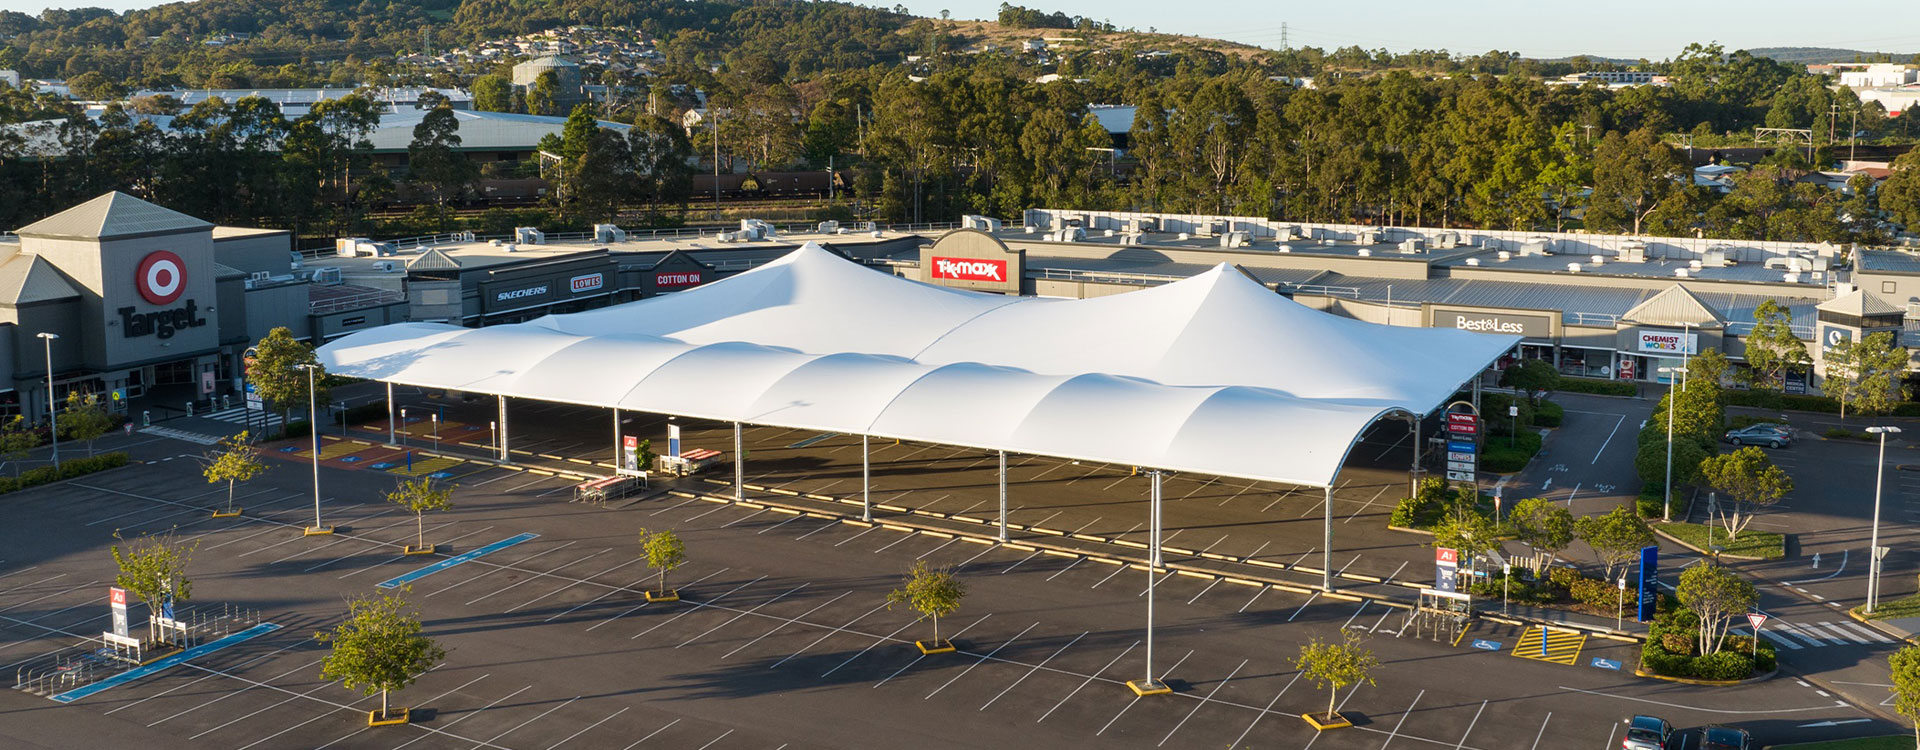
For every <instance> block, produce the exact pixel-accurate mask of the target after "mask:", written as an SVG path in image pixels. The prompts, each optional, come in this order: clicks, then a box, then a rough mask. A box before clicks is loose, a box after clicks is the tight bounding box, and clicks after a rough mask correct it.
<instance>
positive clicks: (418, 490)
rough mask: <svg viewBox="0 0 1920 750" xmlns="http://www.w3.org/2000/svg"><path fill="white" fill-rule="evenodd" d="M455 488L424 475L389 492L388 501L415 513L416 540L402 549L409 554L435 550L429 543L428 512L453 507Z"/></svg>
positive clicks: (402, 483)
mask: <svg viewBox="0 0 1920 750" xmlns="http://www.w3.org/2000/svg"><path fill="white" fill-rule="evenodd" d="M452 498H453V488H452V487H447V486H441V485H436V484H434V482H433V478H432V477H422V478H420V479H415V480H412V481H407V482H401V483H400V486H399V487H397V488H395V489H394V490H393V491H392V492H389V493H387V502H390V503H393V504H395V505H398V506H400V507H402V508H406V509H407V511H408V512H410V513H412V514H413V525H414V541H415V542H418V544H409V545H407V546H406V548H405V549H404V550H402V551H404V552H406V553H407V554H409V555H418V554H425V553H429V552H432V551H433V547H431V546H428V544H427V526H426V523H427V522H426V514H427V511H430V510H446V509H448V508H451V507H453V503H452V502H450V501H451V499H452Z"/></svg>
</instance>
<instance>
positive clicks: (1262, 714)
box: [1227, 672, 1458, 750]
mask: <svg viewBox="0 0 1920 750" xmlns="http://www.w3.org/2000/svg"><path fill="white" fill-rule="evenodd" d="M1302 674H1305V673H1304V672H1294V673H1293V679H1291V680H1287V684H1286V686H1285V687H1282V688H1280V692H1278V693H1274V694H1273V700H1270V701H1267V707H1266V708H1263V709H1260V713H1257V714H1254V715H1253V721H1250V722H1247V728H1246V729H1243V730H1241V731H1240V736H1239V737H1235V738H1234V740H1233V742H1232V743H1230V744H1228V745H1227V747H1240V746H1241V745H1240V741H1241V740H1244V739H1246V738H1247V735H1249V734H1253V728H1254V727H1255V726H1258V725H1259V724H1260V720H1261V719H1264V718H1266V717H1267V714H1270V713H1273V705H1274V704H1276V703H1279V702H1280V696H1283V695H1286V694H1287V690H1289V689H1291V688H1292V687H1293V683H1296V682H1299V681H1300V675H1302ZM1455 750H1458V748H1455Z"/></svg>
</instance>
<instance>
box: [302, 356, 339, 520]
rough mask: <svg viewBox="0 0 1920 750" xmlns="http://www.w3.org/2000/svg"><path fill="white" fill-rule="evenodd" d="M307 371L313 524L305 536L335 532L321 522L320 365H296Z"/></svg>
mask: <svg viewBox="0 0 1920 750" xmlns="http://www.w3.org/2000/svg"><path fill="white" fill-rule="evenodd" d="M295 367H298V368H300V369H302V370H306V371H307V432H308V434H309V435H310V436H311V437H312V438H313V444H312V447H313V525H312V526H309V527H307V528H306V531H304V532H303V534H304V535H305V536H320V535H323V534H331V533H333V527H332V526H323V525H321V524H320V426H319V425H318V424H315V423H314V420H315V419H316V415H315V414H314V403H313V386H314V382H313V381H314V378H313V373H314V371H315V370H318V369H320V366H319V365H295Z"/></svg>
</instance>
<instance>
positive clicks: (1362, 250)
mask: <svg viewBox="0 0 1920 750" xmlns="http://www.w3.org/2000/svg"><path fill="white" fill-rule="evenodd" d="M1360 257H1362V258H1371V257H1373V251H1372V250H1369V249H1367V248H1364V247H1363V248H1360Z"/></svg>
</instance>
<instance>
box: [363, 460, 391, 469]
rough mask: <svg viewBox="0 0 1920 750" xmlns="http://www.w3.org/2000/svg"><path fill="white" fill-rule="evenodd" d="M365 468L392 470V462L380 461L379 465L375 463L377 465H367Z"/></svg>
mask: <svg viewBox="0 0 1920 750" xmlns="http://www.w3.org/2000/svg"><path fill="white" fill-rule="evenodd" d="M367 468H369V469H391V468H393V462H392V461H381V462H380V463H377V464H367Z"/></svg>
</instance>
